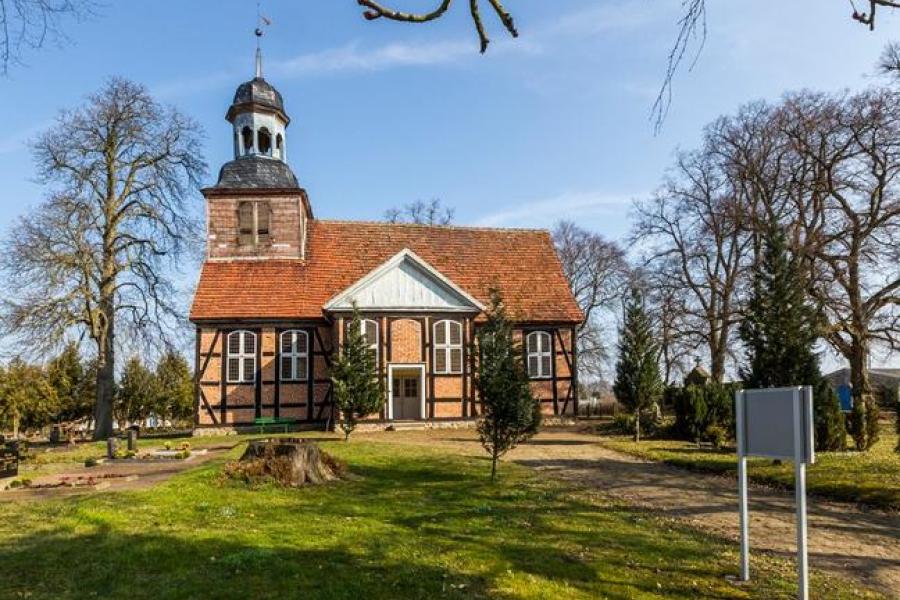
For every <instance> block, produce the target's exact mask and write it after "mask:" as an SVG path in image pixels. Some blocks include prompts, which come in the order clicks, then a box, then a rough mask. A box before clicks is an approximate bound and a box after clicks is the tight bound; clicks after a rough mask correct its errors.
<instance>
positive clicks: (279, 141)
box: [275, 133, 284, 159]
mask: <svg viewBox="0 0 900 600" xmlns="http://www.w3.org/2000/svg"><path fill="white" fill-rule="evenodd" d="M275 156H277V157H278V158H281V159H284V137H283V136H282V135H281V134H280V133H279V134H278V135H276V136H275Z"/></svg>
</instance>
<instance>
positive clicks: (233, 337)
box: [226, 331, 256, 383]
mask: <svg viewBox="0 0 900 600" xmlns="http://www.w3.org/2000/svg"><path fill="white" fill-rule="evenodd" d="M227 351H228V356H227V368H226V371H227V373H226V381H227V382H228V383H255V382H256V334H255V333H253V332H252V331H232V332H231V333H229V334H228V343H227Z"/></svg>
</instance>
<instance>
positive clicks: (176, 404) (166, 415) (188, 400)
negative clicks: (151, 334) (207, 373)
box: [154, 350, 194, 420]
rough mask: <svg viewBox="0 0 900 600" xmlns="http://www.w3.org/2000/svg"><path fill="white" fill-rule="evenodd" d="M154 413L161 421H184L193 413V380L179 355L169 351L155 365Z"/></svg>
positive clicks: (185, 362) (189, 370) (188, 368)
mask: <svg viewBox="0 0 900 600" xmlns="http://www.w3.org/2000/svg"><path fill="white" fill-rule="evenodd" d="M156 392H157V400H156V402H155V403H154V405H155V409H154V412H156V413H157V414H158V415H159V416H160V417H161V418H163V419H172V420H184V419H188V418H190V416H191V415H192V414H193V412H194V378H193V376H192V375H191V369H190V367H189V366H188V363H187V361H186V360H185V359H184V356H182V355H181V354H180V353H178V352H175V351H174V350H169V351H168V352H166V353H165V354H164V355H163V357H162V358H161V359H160V361H159V364H157V365H156Z"/></svg>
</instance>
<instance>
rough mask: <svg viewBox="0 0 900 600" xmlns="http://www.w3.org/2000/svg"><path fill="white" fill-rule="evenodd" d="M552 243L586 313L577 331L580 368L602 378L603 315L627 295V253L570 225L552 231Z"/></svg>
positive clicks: (606, 354) (604, 348)
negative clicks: (625, 293) (624, 294)
mask: <svg viewBox="0 0 900 600" xmlns="http://www.w3.org/2000/svg"><path fill="white" fill-rule="evenodd" d="M553 243H554V246H555V247H556V252H557V254H558V255H559V259H560V261H561V262H562V266H563V272H564V273H565V275H566V279H568V281H569V285H570V286H571V288H572V293H573V294H574V296H575V300H576V301H577V302H578V305H579V306H580V307H581V310H582V311H583V312H584V321H583V322H582V323H581V325H580V327H579V329H578V340H577V342H578V366H579V369H580V370H581V371H582V372H583V373H584V374H587V375H589V376H592V377H594V378H599V377H600V376H601V374H602V372H603V369H604V367H605V366H606V362H607V360H608V359H609V348H608V346H607V343H606V340H607V339H608V337H609V336H607V335H606V333H605V331H604V328H603V323H602V320H601V318H600V317H601V314H602V313H604V312H605V313H607V314H608V312H609V311H612V310H614V309H615V308H616V307H617V306H618V303H619V300H620V299H621V297H622V294H623V293H624V292H625V288H626V284H627V283H628V277H629V267H628V261H627V260H626V258H625V252H624V251H623V250H622V249H621V248H620V247H619V246H618V244H616V243H615V242H611V241H609V240H607V239H605V238H604V237H603V236H601V235H600V234H598V233H593V232H590V231H587V230H585V229H583V228H581V227H579V226H578V225H576V224H575V223H573V222H571V221H560V222H559V223H557V224H556V227H555V228H554V229H553Z"/></svg>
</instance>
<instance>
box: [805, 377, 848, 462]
mask: <svg viewBox="0 0 900 600" xmlns="http://www.w3.org/2000/svg"><path fill="white" fill-rule="evenodd" d="M813 414H814V417H813V418H814V421H815V442H816V450H817V451H819V452H841V451H843V450H845V449H846V447H847V427H846V419H845V418H844V413H843V412H841V403H840V401H839V400H838V397H837V394H836V393H835V391H834V389H833V388H832V387H831V384H829V383H828V381H827V380H826V379H821V380H820V381H819V384H818V385H817V386H816V387H815V389H814V390H813Z"/></svg>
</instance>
